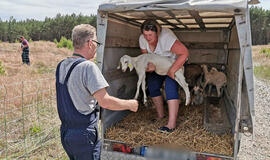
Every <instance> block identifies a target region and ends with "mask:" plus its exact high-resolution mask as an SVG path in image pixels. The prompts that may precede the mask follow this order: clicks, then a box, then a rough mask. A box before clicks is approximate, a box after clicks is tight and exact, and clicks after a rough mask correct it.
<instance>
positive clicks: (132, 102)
mask: <svg viewBox="0 0 270 160" xmlns="http://www.w3.org/2000/svg"><path fill="white" fill-rule="evenodd" d="M129 101H130V109H129V110H130V111H132V112H137V111H138V106H139V103H138V101H137V100H133V99H132V100H129Z"/></svg>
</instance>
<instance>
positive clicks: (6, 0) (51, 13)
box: [0, 0, 270, 21]
mask: <svg viewBox="0 0 270 160" xmlns="http://www.w3.org/2000/svg"><path fill="white" fill-rule="evenodd" d="M104 1H106V0H0V18H1V20H2V21H5V20H9V18H10V17H11V16H13V18H15V19H16V20H18V21H20V20H25V19H36V20H44V19H45V17H55V16H56V14H57V13H60V14H61V15H66V14H69V15H70V14H72V13H75V14H76V15H78V14H80V13H81V14H83V15H91V14H96V13H97V8H98V5H99V4H101V3H102V2H104ZM260 2H261V4H259V5H256V6H259V7H263V9H268V10H270V0H260Z"/></svg>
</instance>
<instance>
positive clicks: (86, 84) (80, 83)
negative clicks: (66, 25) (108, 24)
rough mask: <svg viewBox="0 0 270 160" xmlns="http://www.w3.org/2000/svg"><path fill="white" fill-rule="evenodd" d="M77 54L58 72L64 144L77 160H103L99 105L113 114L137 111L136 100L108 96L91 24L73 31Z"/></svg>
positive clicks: (59, 108)
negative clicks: (96, 58) (97, 59)
mask: <svg viewBox="0 0 270 160" xmlns="http://www.w3.org/2000/svg"><path fill="white" fill-rule="evenodd" d="M72 41H73V47H74V53H73V55H72V57H68V58H66V59H64V60H63V61H62V62H60V63H59V64H58V66H57V70H56V94H57V109H58V114H59V117H60V120H61V122H62V124H61V128H60V130H61V142H62V145H63V148H64V149H65V151H66V153H67V155H68V156H69V158H70V159H72V160H73V159H74V160H92V159H94V160H98V159H100V149H101V148H100V141H99V138H98V123H97V122H98V118H99V117H98V114H97V102H98V104H99V105H100V106H101V107H103V108H106V109H110V110H131V111H133V112H136V111H137V109H138V101H137V100H122V99H118V98H116V97H112V96H110V95H108V93H107V91H106V87H108V86H109V85H108V83H107V81H106V80H105V79H104V77H103V75H102V73H101V72H100V70H99V68H98V67H97V66H96V64H95V63H93V62H92V61H90V59H92V58H93V57H94V56H95V54H96V47H97V45H100V43H99V42H97V41H96V30H95V28H94V27H93V26H91V25H89V24H81V25H78V26H75V27H74V29H73V30H72Z"/></svg>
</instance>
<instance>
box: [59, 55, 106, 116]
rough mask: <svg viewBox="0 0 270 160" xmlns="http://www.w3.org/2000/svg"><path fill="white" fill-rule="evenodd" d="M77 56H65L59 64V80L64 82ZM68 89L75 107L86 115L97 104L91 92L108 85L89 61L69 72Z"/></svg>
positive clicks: (95, 66) (94, 65)
mask: <svg viewBox="0 0 270 160" xmlns="http://www.w3.org/2000/svg"><path fill="white" fill-rule="evenodd" d="M76 60H77V58H73V57H70V58H67V59H65V60H64V61H63V62H62V63H61V66H60V70H59V81H60V83H64V80H65V78H66V75H67V72H68V70H69V69H70V67H71V65H72V64H73V63H74V62H75V61H76ZM67 85H68V91H69V94H70V96H71V99H72V102H73V104H74V105H75V107H76V109H77V110H78V111H79V112H80V113H82V114H84V115H87V114H89V113H91V112H92V111H93V110H94V109H95V107H96V104H97V101H96V100H95V98H94V97H93V94H94V93H95V92H96V91H98V90H100V89H103V88H106V87H108V86H109V84H108V83H107V81H106V80H105V78H104V77H103V75H102V73H101V72H100V70H99V68H98V67H97V65H96V64H95V63H93V62H91V61H84V62H82V63H80V64H78V65H77V66H76V67H75V68H74V69H73V71H72V72H71V74H70V77H69V80H68V83H67Z"/></svg>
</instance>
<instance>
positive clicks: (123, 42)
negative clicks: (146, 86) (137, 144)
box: [96, 0, 254, 159]
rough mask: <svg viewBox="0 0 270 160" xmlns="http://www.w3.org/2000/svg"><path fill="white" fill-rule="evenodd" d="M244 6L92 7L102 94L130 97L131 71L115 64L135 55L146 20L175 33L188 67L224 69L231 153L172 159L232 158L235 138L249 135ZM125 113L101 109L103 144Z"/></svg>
mask: <svg viewBox="0 0 270 160" xmlns="http://www.w3.org/2000/svg"><path fill="white" fill-rule="evenodd" d="M248 3H249V1H248V0H230V1H228V0H211V1H209V0H111V1H109V2H108V3H103V4H101V5H100V6H99V8H98V14H97V38H98V41H99V42H101V45H100V46H99V47H98V48H97V57H96V61H97V65H98V66H99V68H100V70H101V71H102V73H103V75H104V76H105V78H106V80H107V81H108V83H109V84H110V87H109V88H108V90H107V91H108V92H109V94H110V95H112V96H115V97H118V98H124V99H130V98H133V97H134V95H135V91H136V86H137V74H136V72H125V73H123V72H121V70H117V66H118V64H119V59H120V57H121V56H123V55H125V54H128V55H130V56H137V55H140V48H139V42H138V40H139V36H140V34H141V31H140V26H141V24H142V23H143V22H144V20H146V19H155V20H157V22H158V23H159V24H160V25H161V26H162V27H167V28H170V29H171V30H172V31H173V32H174V33H175V34H176V36H177V37H178V39H179V40H180V41H181V42H182V43H183V44H185V45H186V46H187V48H188V50H189V63H192V64H209V65H215V66H218V67H219V66H223V67H224V68H225V69H224V73H225V74H226V76H227V85H226V87H225V88H224V94H223V97H222V99H223V101H224V106H225V110H224V111H223V112H226V116H227V117H228V120H229V122H230V124H231V131H230V133H231V134H232V137H233V144H232V145H233V151H232V153H233V154H232V155H230V156H222V155H219V154H210V153H198V152H193V151H185V152H180V151H179V152H178V153H179V158H178V159H199V156H197V155H213V156H216V157H219V158H221V159H236V158H237V154H238V151H239V145H240V140H241V135H242V134H248V133H249V134H253V123H254V81H253V64H252V50H251V46H252V44H251V43H252V41H251V29H250V19H249V8H248ZM128 114H130V112H128V111H110V110H105V109H104V110H102V112H101V123H102V132H101V137H102V141H103V145H107V144H106V143H107V142H109V141H114V140H113V139H106V137H104V135H105V133H106V129H108V128H110V127H112V126H114V125H115V124H116V123H118V122H119V121H120V120H122V119H123V118H124V117H125V116H126V115H128ZM180 126H181V125H180ZM106 153H111V154H113V153H114V152H113V151H107V150H106V147H104V146H103V154H106ZM119 155H120V153H119ZM126 156H127V157H131V156H132V155H131V154H129V155H126ZM109 157H110V158H112V157H111V156H109ZM112 159H113V158H112ZM116 159H117V158H116ZM120 159H121V158H120ZM122 159H127V158H122Z"/></svg>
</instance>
